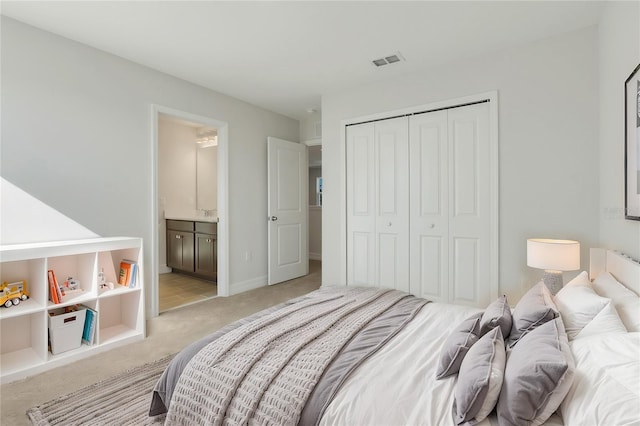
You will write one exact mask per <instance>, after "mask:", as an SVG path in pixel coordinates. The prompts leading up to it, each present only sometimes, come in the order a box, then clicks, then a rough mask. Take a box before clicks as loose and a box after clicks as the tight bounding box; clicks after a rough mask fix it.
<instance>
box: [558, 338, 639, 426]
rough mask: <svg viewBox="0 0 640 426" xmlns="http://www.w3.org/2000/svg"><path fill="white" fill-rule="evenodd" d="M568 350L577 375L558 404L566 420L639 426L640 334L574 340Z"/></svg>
mask: <svg viewBox="0 0 640 426" xmlns="http://www.w3.org/2000/svg"><path fill="white" fill-rule="evenodd" d="M571 350H572V352H573V355H574V358H575V360H576V375H575V378H574V381H573V385H572V386H571V389H570V390H569V394H568V395H567V397H566V398H565V400H564V402H563V403H562V405H561V406H560V409H561V411H562V415H563V417H564V419H565V420H566V423H567V424H568V425H640V333H639V332H634V333H624V334H601V335H598V336H594V337H586V338H583V339H576V340H574V341H573V342H571ZM596 402H597V403H598V404H599V407H598V408H597V409H594V404H595V403H596Z"/></svg>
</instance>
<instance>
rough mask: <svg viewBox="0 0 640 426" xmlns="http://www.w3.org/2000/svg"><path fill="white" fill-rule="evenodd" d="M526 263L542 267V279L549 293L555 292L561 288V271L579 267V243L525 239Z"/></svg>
mask: <svg viewBox="0 0 640 426" xmlns="http://www.w3.org/2000/svg"><path fill="white" fill-rule="evenodd" d="M527 265H528V266H530V267H532V268H537V269H544V275H543V277H542V281H544V283H545V285H546V286H547V288H549V291H551V294H556V293H557V292H558V291H560V289H561V288H562V272H563V271H575V270H577V269H580V243H579V242H577V241H571V240H551V239H546V238H530V239H528V240H527Z"/></svg>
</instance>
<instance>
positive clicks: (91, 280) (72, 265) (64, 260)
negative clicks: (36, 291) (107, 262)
mask: <svg viewBox="0 0 640 426" xmlns="http://www.w3.org/2000/svg"><path fill="white" fill-rule="evenodd" d="M49 269H51V270H53V272H54V273H55V276H56V280H57V281H58V284H59V285H62V284H63V282H64V281H66V280H67V278H68V277H73V278H74V279H76V280H78V281H79V283H80V286H79V289H78V290H73V291H68V290H67V291H65V295H64V296H62V301H61V302H60V304H57V305H56V304H54V303H53V302H51V301H49V303H48V306H49V308H51V307H63V306H69V305H75V304H77V303H84V302H86V301H88V300H91V299H92V298H94V297H95V296H96V291H95V282H96V253H93V252H92V253H81V254H75V255H69V256H57V257H49V258H47V270H49ZM47 283H48V281H47ZM47 288H48V287H47ZM47 297H48V295H47Z"/></svg>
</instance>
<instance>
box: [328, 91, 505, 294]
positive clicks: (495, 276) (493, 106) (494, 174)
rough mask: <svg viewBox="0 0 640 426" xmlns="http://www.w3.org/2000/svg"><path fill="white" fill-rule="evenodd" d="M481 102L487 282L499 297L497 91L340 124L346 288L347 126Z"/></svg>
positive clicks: (342, 264) (342, 254)
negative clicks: (485, 143)
mask: <svg viewBox="0 0 640 426" xmlns="http://www.w3.org/2000/svg"><path fill="white" fill-rule="evenodd" d="M482 101H489V133H490V134H489V144H490V149H491V152H490V157H491V158H490V162H491V167H490V181H491V183H490V186H491V196H490V197H491V199H490V204H491V218H490V221H491V231H490V233H491V249H490V251H491V253H490V255H491V259H493V261H492V262H491V265H490V279H491V292H492V294H496V295H497V294H499V291H500V268H499V266H500V229H499V214H500V210H499V209H500V204H499V194H500V179H499V178H500V173H499V165H500V163H499V158H500V152H499V144H498V143H499V137H498V136H499V135H498V131H499V128H498V91H497V90H492V91H489V92H483V93H477V94H474V95H469V96H463V97H459V98H453V99H446V100H443V101H438V102H431V103H428V104H422V105H417V106H413V107H408V108H402V109H396V110H391V111H384V112H379V113H375V114H369V115H364V116H360V117H354V118H349V119H345V120H341V121H340V143H341V144H342V149H341V150H340V153H341V155H342V159H341V160H342V161H341V164H342V185H341V187H340V191H341V193H340V198H341V201H342V206H343V209H342V213H341V223H340V241H341V242H342V244H341V247H340V265H339V266H340V276H341V277H342V279H343V280H344V285H346V284H347V179H346V177H347V126H349V125H353V124H359V123H364V122H367V121H376V120H384V119H388V118H393V117H397V116H402V115H411V114H417V113H421V112H431V111H437V110H440V109H450V108H455V107H460V106H464V105H466V104H473V103H478V102H482Z"/></svg>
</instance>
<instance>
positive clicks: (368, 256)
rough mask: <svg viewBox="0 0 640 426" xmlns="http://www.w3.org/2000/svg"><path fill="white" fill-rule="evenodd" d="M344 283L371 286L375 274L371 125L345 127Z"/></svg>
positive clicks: (373, 168) (372, 140) (373, 175)
mask: <svg viewBox="0 0 640 426" xmlns="http://www.w3.org/2000/svg"><path fill="white" fill-rule="evenodd" d="M347 163H348V164H347V285H353V286H366V287H370V286H373V285H374V283H375V276H376V264H375V261H374V259H375V256H376V255H375V239H376V205H375V184H374V183H375V180H374V179H375V173H376V172H375V153H374V124H373V123H364V124H358V125H355V126H350V127H348V128H347Z"/></svg>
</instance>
